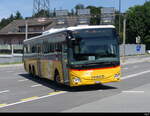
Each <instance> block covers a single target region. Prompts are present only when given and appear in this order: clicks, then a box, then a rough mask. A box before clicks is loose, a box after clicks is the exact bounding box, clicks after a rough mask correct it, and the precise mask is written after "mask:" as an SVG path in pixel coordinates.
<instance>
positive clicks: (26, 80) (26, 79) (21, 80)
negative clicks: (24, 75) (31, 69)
mask: <svg viewBox="0 0 150 116" xmlns="http://www.w3.org/2000/svg"><path fill="white" fill-rule="evenodd" d="M18 81H19V82H24V81H28V79H22V80H18Z"/></svg>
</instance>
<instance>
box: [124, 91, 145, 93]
mask: <svg viewBox="0 0 150 116" xmlns="http://www.w3.org/2000/svg"><path fill="white" fill-rule="evenodd" d="M122 93H144V91H122Z"/></svg>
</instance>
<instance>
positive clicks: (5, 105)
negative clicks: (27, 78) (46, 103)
mask: <svg viewBox="0 0 150 116" xmlns="http://www.w3.org/2000/svg"><path fill="white" fill-rule="evenodd" d="M64 93H67V92H66V91H60V92H53V93H49V95H45V96H42V97H31V99H28V100H27V99H25V100H21V101H19V102H16V103H11V104H3V105H0V108H5V107H8V106H13V105H17V104H22V103H27V102H31V101H35V100H39V99H43V98H48V97H52V96H56V95H61V94H64Z"/></svg>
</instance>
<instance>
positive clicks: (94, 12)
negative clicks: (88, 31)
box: [86, 6, 101, 25]
mask: <svg viewBox="0 0 150 116" xmlns="http://www.w3.org/2000/svg"><path fill="white" fill-rule="evenodd" d="M86 8H88V9H90V13H91V16H92V17H91V20H90V24H91V25H99V24H100V19H101V18H100V17H101V7H96V6H87V7H86Z"/></svg>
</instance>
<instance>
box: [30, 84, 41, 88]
mask: <svg viewBox="0 0 150 116" xmlns="http://www.w3.org/2000/svg"><path fill="white" fill-rule="evenodd" d="M41 86H42V85H41V84H38V85H33V86H31V87H41Z"/></svg>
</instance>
